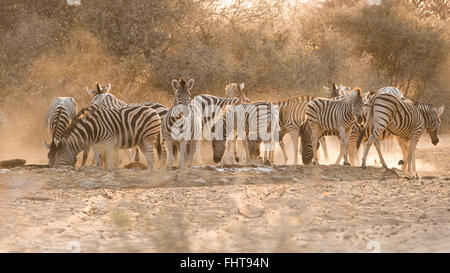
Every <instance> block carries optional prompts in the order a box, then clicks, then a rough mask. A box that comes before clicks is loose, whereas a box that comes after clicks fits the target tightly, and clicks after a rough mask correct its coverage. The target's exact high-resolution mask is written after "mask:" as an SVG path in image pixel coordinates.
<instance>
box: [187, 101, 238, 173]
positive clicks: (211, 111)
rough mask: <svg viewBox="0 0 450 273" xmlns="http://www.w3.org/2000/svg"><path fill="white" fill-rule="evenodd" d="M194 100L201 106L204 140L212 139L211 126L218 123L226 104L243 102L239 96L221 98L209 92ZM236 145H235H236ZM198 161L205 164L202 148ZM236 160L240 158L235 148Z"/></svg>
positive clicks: (198, 154)
mask: <svg viewBox="0 0 450 273" xmlns="http://www.w3.org/2000/svg"><path fill="white" fill-rule="evenodd" d="M193 101H196V102H197V103H198V104H199V105H200V107H201V117H202V128H203V130H202V132H203V133H202V140H203V139H208V140H211V139H212V136H211V128H212V126H213V125H214V124H215V123H216V121H217V118H220V117H222V116H223V112H224V109H225V107H226V106H228V105H236V104H239V103H241V102H242V99H240V98H237V97H228V98H221V97H216V96H212V95H208V94H202V95H198V96H195V97H194V99H193ZM234 145H235V144H234ZM234 147H235V146H234ZM196 154H197V161H198V163H199V164H200V165H202V164H203V160H202V157H201V152H200V149H198V150H197V152H196ZM234 154H235V160H236V161H237V160H238V156H237V151H236V149H234Z"/></svg>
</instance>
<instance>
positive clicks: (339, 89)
mask: <svg viewBox="0 0 450 273" xmlns="http://www.w3.org/2000/svg"><path fill="white" fill-rule="evenodd" d="M323 89H325V91H326V92H327V94H328V97H329V98H330V99H332V98H336V97H339V96H346V95H348V94H349V93H350V92H351V90H352V89H351V88H350V87H347V86H343V85H342V84H340V85H339V86H338V85H337V84H336V83H333V85H332V86H331V88H329V87H326V86H323Z"/></svg>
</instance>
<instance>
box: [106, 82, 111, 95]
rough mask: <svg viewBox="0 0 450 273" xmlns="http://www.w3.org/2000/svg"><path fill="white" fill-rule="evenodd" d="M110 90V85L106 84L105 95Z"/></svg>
mask: <svg viewBox="0 0 450 273" xmlns="http://www.w3.org/2000/svg"><path fill="white" fill-rule="evenodd" d="M110 90H111V83H108V86H107V87H106V90H105V93H109V91H110Z"/></svg>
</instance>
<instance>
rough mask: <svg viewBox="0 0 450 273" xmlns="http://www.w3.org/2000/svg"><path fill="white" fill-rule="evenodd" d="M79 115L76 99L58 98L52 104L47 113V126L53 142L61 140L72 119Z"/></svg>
mask: <svg viewBox="0 0 450 273" xmlns="http://www.w3.org/2000/svg"><path fill="white" fill-rule="evenodd" d="M76 113H77V102H76V101H75V99H74V98H70V97H58V98H55V99H54V100H53V101H52V103H51V104H50V106H49V108H48V109H47V112H46V113H45V126H46V127H47V128H48V129H49V131H50V133H51V135H52V140H53V139H54V138H56V139H60V138H61V137H62V135H63V134H64V130H65V129H66V127H67V125H68V124H69V122H70V120H71V119H72V117H74V116H75V115H76Z"/></svg>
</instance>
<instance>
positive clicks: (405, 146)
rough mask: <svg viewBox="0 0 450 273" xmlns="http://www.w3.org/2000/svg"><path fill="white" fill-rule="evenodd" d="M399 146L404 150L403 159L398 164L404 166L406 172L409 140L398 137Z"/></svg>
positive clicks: (403, 169)
mask: <svg viewBox="0 0 450 273" xmlns="http://www.w3.org/2000/svg"><path fill="white" fill-rule="evenodd" d="M397 142H398V145H399V146H400V149H401V150H402V154H403V158H402V159H401V160H400V161H399V162H398V165H402V171H404V172H406V164H405V162H406V159H407V158H408V145H409V141H408V140H407V139H404V138H401V137H397Z"/></svg>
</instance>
